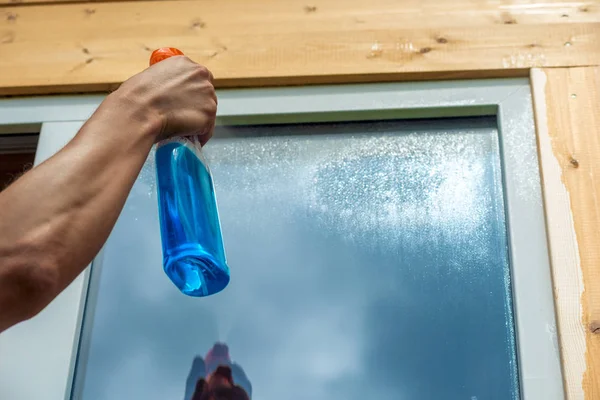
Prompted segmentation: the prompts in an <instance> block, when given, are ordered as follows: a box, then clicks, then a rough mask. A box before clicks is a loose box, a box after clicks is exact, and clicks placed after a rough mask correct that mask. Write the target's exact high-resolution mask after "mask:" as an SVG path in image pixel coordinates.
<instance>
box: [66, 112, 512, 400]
mask: <svg viewBox="0 0 600 400" xmlns="http://www.w3.org/2000/svg"><path fill="white" fill-rule="evenodd" d="M497 134H498V133H497V130H496V128H495V120H493V119H487V118H479V119H451V120H449V119H447V120H429V121H388V122H365V123H336V124H314V125H306V124H304V125H288V126H255V127H221V128H219V129H218V132H217V133H216V135H215V138H214V139H213V140H211V142H210V143H209V144H208V145H207V146H206V155H207V158H208V160H209V163H210V165H211V170H212V172H213V175H214V182H215V189H216V194H217V202H218V206H219V212H220V216H221V224H222V229H223V240H224V243H225V250H226V253H227V259H228V264H229V266H230V268H231V282H230V285H229V286H228V287H227V288H226V289H225V290H224V291H223V292H222V293H219V294H217V295H215V296H212V297H209V298H200V299H198V298H190V297H187V296H185V295H183V294H181V293H180V292H179V291H178V290H177V289H176V288H175V287H174V286H173V285H172V284H171V282H170V281H169V279H168V278H167V277H166V276H165V274H164V272H163V271H162V264H161V261H162V255H161V245H160V237H159V228H158V216H157V209H156V208H157V207H156V193H155V190H156V189H155V186H154V183H155V182H154V167H153V165H151V163H150V162H149V163H148V164H147V165H146V166H145V167H144V170H143V171H142V174H141V175H140V177H139V179H138V180H137V182H136V184H135V186H134V188H133V190H132V192H131V195H130V196H129V199H128V201H127V204H126V206H125V208H124V211H123V213H122V214H121V216H120V218H119V221H118V223H117V225H116V226H115V229H114V231H113V232H112V234H111V237H110V239H109V241H108V243H107V245H106V247H105V250H104V252H103V254H102V257H101V259H98V261H97V262H96V263H95V265H94V272H93V277H92V281H93V282H92V291H91V299H90V302H89V305H88V307H87V309H86V315H85V324H84V333H83V342H82V349H81V351H80V356H79V361H78V366H77V373H76V386H75V395H76V398H82V399H84V400H101V399H102V400H104V399H111V400H113V399H144V400H152V399H156V400H159V399H160V400H163V399H184V396H185V391H186V380H187V378H188V375H189V374H190V370H192V369H194V371H192V375H194V374H195V375H194V378H193V380H195V379H196V378H195V377H197V376H199V375H198V371H199V370H202V371H205V370H206V369H208V370H211V365H212V364H214V358H215V357H214V354H213V355H209V356H208V357H207V356H206V354H207V352H208V351H209V350H210V349H211V347H212V346H213V345H214V344H215V342H224V343H226V344H227V346H228V347H229V356H230V363H231V364H232V365H233V368H232V369H233V370H234V379H236V380H237V381H238V382H239V383H240V384H241V385H242V386H243V387H245V388H247V389H248V391H250V388H251V392H252V398H253V399H260V400H282V399H286V400H288V399H289V400H295V399H298V400H300V399H302V400H306V399H314V400H330V399H348V400H354V399H356V400H358V399H378V400H381V399H384V400H385V399H390V400H392V399H393V400H397V399H420V400H428V399H436V400H437V399H466V400H483V399H503V400H504V399H517V398H518V389H517V383H516V382H517V367H516V361H515V360H516V356H515V344H514V340H515V339H514V332H513V321H512V310H511V303H510V278H509V264H508V259H507V238H506V230H505V219H504V205H503V194H502V184H501V168H500V157H499V149H498V138H497ZM151 159H152V157H150V159H149V160H151ZM195 357H197V359H196V366H195V367H194V368H192V363H193V360H194V358H195ZM227 362H229V361H227ZM242 370H243V371H242ZM200 375H202V373H200Z"/></svg>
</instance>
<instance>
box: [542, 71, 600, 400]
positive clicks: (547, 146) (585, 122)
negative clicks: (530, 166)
mask: <svg viewBox="0 0 600 400" xmlns="http://www.w3.org/2000/svg"><path fill="white" fill-rule="evenodd" d="M532 83H533V92H534V99H535V112H536V121H537V128H538V140H539V149H540V163H541V167H542V177H543V184H544V195H545V206H546V212H547V226H548V236H549V244H550V253H551V261H552V273H553V279H554V292H555V298H556V307H557V318H558V325H559V336H560V346H561V355H562V359H563V371H564V375H565V386H566V391H567V398H568V399H569V400H579V399H595V400H597V399H600V246H599V243H600V228H599V227H600V157H598V154H600V131H599V127H600V67H587V68H555V69H536V70H534V71H533V73H532Z"/></svg>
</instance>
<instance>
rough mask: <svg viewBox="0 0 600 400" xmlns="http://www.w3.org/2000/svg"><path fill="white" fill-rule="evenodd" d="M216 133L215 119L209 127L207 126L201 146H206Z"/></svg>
mask: <svg viewBox="0 0 600 400" xmlns="http://www.w3.org/2000/svg"><path fill="white" fill-rule="evenodd" d="M214 131H215V120H214V119H213V120H212V122H211V123H210V125H209V126H207V128H206V130H205V131H204V134H203V135H202V136H200V144H201V145H202V146H204V145H205V144H206V143H207V142H208V141H209V140H210V138H212V136H213V134H214Z"/></svg>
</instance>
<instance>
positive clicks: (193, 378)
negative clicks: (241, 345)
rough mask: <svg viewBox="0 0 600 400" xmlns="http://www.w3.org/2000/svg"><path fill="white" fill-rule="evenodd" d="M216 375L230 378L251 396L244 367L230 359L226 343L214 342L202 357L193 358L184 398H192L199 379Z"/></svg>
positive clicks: (250, 385) (185, 399) (187, 399)
mask: <svg viewBox="0 0 600 400" xmlns="http://www.w3.org/2000/svg"><path fill="white" fill-rule="evenodd" d="M223 367H225V368H223ZM216 376H218V378H220V377H221V376H223V377H225V378H226V379H230V380H231V381H232V383H233V384H234V385H235V386H239V387H240V388H242V389H243V390H244V391H245V392H246V394H247V395H248V398H251V397H252V384H251V383H250V380H249V379H248V377H247V376H246V373H245V372H244V369H243V368H242V367H241V366H240V365H239V364H236V363H234V362H232V361H231V357H230V356H229V348H228V347H227V345H226V344H224V343H215V345H214V346H213V347H212V348H211V349H210V350H209V351H208V353H207V354H206V356H205V357H204V359H203V358H202V357H200V356H197V357H195V358H194V361H193V362H192V368H191V369H190V373H189V375H188V378H187V382H186V389H185V398H184V400H192V398H193V395H194V392H195V390H196V387H197V386H198V385H197V383H198V382H199V381H201V380H202V381H209V380H210V379H211V378H212V377H216Z"/></svg>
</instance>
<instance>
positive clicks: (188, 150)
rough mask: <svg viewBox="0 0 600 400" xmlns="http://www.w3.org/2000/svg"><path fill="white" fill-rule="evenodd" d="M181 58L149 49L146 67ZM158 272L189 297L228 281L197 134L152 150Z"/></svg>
mask: <svg viewBox="0 0 600 400" xmlns="http://www.w3.org/2000/svg"><path fill="white" fill-rule="evenodd" d="M178 55H183V53H182V52H181V51H179V50H177V49H173V48H162V49H158V50H156V51H154V52H153V53H152V56H151V58H150V65H153V64H155V63H157V62H160V61H162V60H164V59H166V58H168V57H172V56H178ZM156 179H157V184H158V209H159V220H160V234H161V241H162V248H163V268H164V270H165V273H166V274H167V276H169V278H170V279H171V281H173V283H174V284H175V285H176V286H177V287H178V288H179V290H181V292H183V293H185V294H187V295H189V296H197V297H200V296H210V295H211V294H214V293H217V292H220V291H221V290H223V289H224V288H225V287H226V286H227V284H228V283H229V267H228V266H227V262H226V259H225V250H224V248H223V239H222V237H221V226H220V223H219V215H218V212H217V202H216V198H215V192H214V186H213V180H212V176H211V173H210V170H209V169H208V164H207V162H206V160H205V158H204V157H203V155H202V150H201V143H200V140H199V138H198V137H197V136H192V137H176V138H172V139H168V140H163V141H161V142H160V143H158V145H157V148H156Z"/></svg>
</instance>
